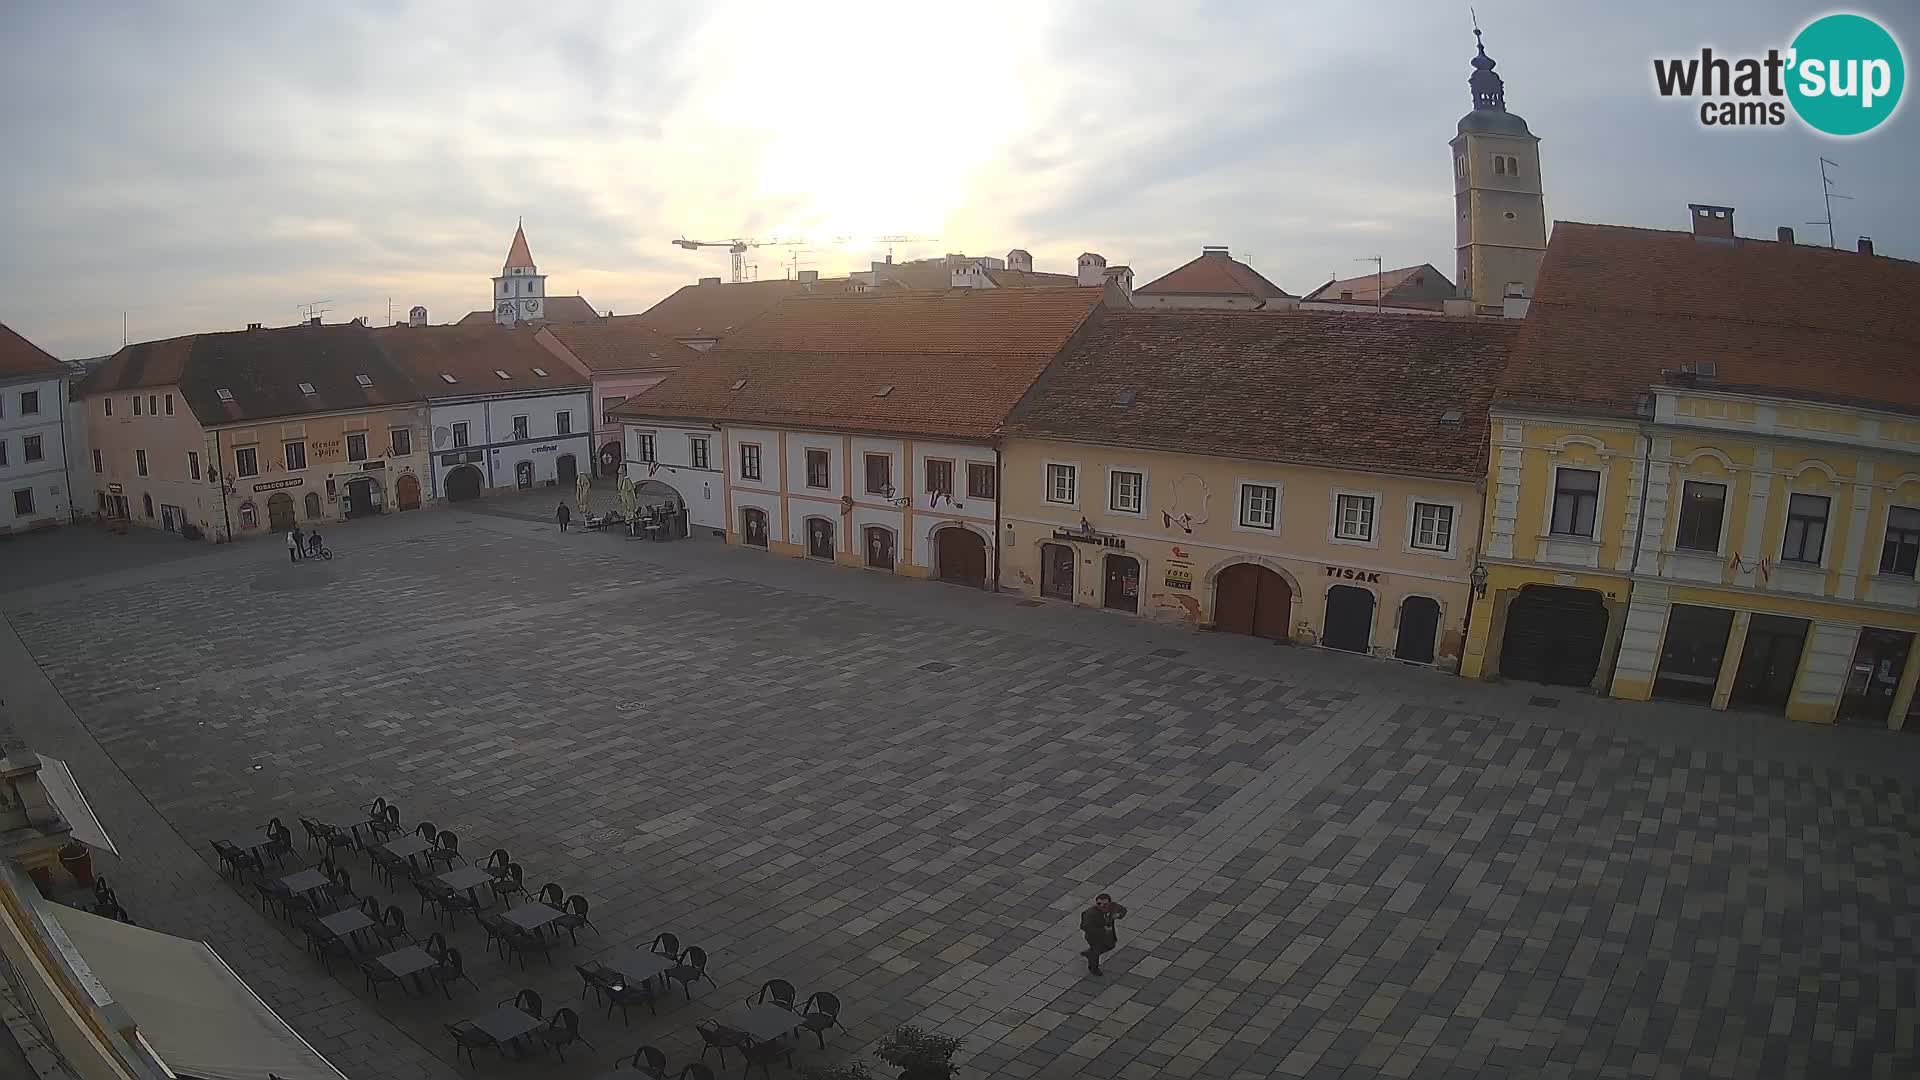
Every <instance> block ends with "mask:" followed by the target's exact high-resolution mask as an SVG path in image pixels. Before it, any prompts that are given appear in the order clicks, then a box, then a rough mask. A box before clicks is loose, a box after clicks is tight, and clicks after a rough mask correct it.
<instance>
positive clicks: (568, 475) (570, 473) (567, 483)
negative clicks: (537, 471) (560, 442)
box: [553, 454, 580, 488]
mask: <svg viewBox="0 0 1920 1080" xmlns="http://www.w3.org/2000/svg"><path fill="white" fill-rule="evenodd" d="M553 471H554V477H555V479H557V480H558V481H559V482H560V486H561V487H564V488H571V487H572V486H573V480H574V477H576V476H579V475H580V467H579V465H578V464H576V463H575V462H574V460H573V455H572V454H561V455H560V460H558V461H556V462H554V463H553Z"/></svg>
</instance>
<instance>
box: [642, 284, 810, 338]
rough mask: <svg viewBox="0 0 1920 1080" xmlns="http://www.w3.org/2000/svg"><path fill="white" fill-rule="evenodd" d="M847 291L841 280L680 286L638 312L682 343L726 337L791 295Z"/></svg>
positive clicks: (645, 319) (645, 321) (647, 320)
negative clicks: (663, 298) (838, 290)
mask: <svg viewBox="0 0 1920 1080" xmlns="http://www.w3.org/2000/svg"><path fill="white" fill-rule="evenodd" d="M836 287H837V288H838V289H840V290H844V289H845V288H846V281H845V280H844V279H832V280H822V281H818V282H813V283H807V282H800V281H793V280H790V279H787V278H780V279H777V280H770V281H735V282H728V283H725V284H722V283H719V282H713V283H709V284H705V285H682V286H681V287H680V288H678V289H676V290H674V292H673V295H671V296H669V297H667V298H666V299H665V300H662V301H660V302H659V303H657V304H655V305H653V306H652V307H650V308H648V309H647V310H645V311H643V312H641V313H640V321H641V322H643V323H645V324H646V325H648V326H650V327H652V328H653V329H655V330H658V331H660V332H661V333H663V334H666V335H667V336H669V337H675V338H679V339H681V340H682V341H688V340H694V341H697V340H705V339H714V340H717V339H719V338H723V337H725V336H726V335H727V334H729V333H732V332H733V331H734V330H737V329H739V328H740V327H742V326H744V325H746V324H747V322H748V321H749V320H751V319H753V318H754V317H756V316H758V315H760V314H761V313H762V312H764V311H767V310H768V309H770V308H772V307H773V306H774V305H775V304H778V303H779V302H780V301H782V300H785V299H787V298H788V297H790V296H801V295H805V294H809V293H817V294H820V295H826V294H828V293H831V292H834V291H835V290H836Z"/></svg>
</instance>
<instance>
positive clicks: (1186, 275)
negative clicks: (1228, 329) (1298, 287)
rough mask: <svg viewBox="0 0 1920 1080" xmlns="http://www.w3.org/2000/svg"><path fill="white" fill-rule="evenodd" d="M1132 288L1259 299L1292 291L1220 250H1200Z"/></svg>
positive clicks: (1150, 293) (1278, 296)
mask: <svg viewBox="0 0 1920 1080" xmlns="http://www.w3.org/2000/svg"><path fill="white" fill-rule="evenodd" d="M1134 291H1135V292H1142V293H1147V294H1149V295H1161V296H1252V297H1256V298H1258V299H1261V300H1273V299H1278V298H1280V297H1286V296H1292V295H1293V294H1292V293H1290V292H1288V291H1287V290H1285V289H1283V288H1281V287H1280V286H1278V285H1275V284H1274V283H1273V282H1271V281H1268V280H1267V279H1266V278H1264V277H1262V276H1261V275H1260V272H1259V271H1257V270H1255V269H1254V268H1253V267H1251V266H1248V265H1247V264H1246V263H1243V262H1241V261H1240V260H1238V259H1235V258H1234V257H1233V256H1231V255H1229V254H1227V253H1226V252H1224V251H1205V252H1202V253H1201V254H1200V257H1199V258H1197V259H1195V260H1193V261H1192V262H1189V263H1187V264H1186V265H1184V266H1181V267H1178V268H1176V269H1174V270H1172V271H1170V272H1169V273H1167V274H1165V275H1163V276H1161V277H1158V278H1155V279H1154V280H1152V281H1149V282H1147V283H1146V284H1145V285H1142V286H1140V287H1139V288H1138V289H1135V290H1134Z"/></svg>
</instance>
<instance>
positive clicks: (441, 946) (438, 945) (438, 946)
mask: <svg viewBox="0 0 1920 1080" xmlns="http://www.w3.org/2000/svg"><path fill="white" fill-rule="evenodd" d="M420 948H421V949H422V950H424V951H425V952H426V954H427V955H428V956H431V957H433V958H434V959H435V960H438V959H441V958H442V957H444V956H446V955H447V936H446V935H445V934H442V933H441V932H439V931H438V930H435V931H434V932H433V933H431V934H428V935H427V940H426V943H425V944H423V945H421V946H420Z"/></svg>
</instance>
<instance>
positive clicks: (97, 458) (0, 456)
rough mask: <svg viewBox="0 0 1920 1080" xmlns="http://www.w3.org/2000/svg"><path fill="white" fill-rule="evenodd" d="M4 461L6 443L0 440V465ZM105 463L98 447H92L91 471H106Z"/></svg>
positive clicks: (98, 472)
mask: <svg viewBox="0 0 1920 1080" xmlns="http://www.w3.org/2000/svg"><path fill="white" fill-rule="evenodd" d="M6 463H7V444H6V443H4V442H0V465H5V464H6ZM106 465H107V462H106V458H105V457H103V456H102V455H101V453H100V448H99V447H97V446H96V447H94V448H93V471H94V472H95V473H96V474H100V473H104V472H106V471H107V468H106Z"/></svg>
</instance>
